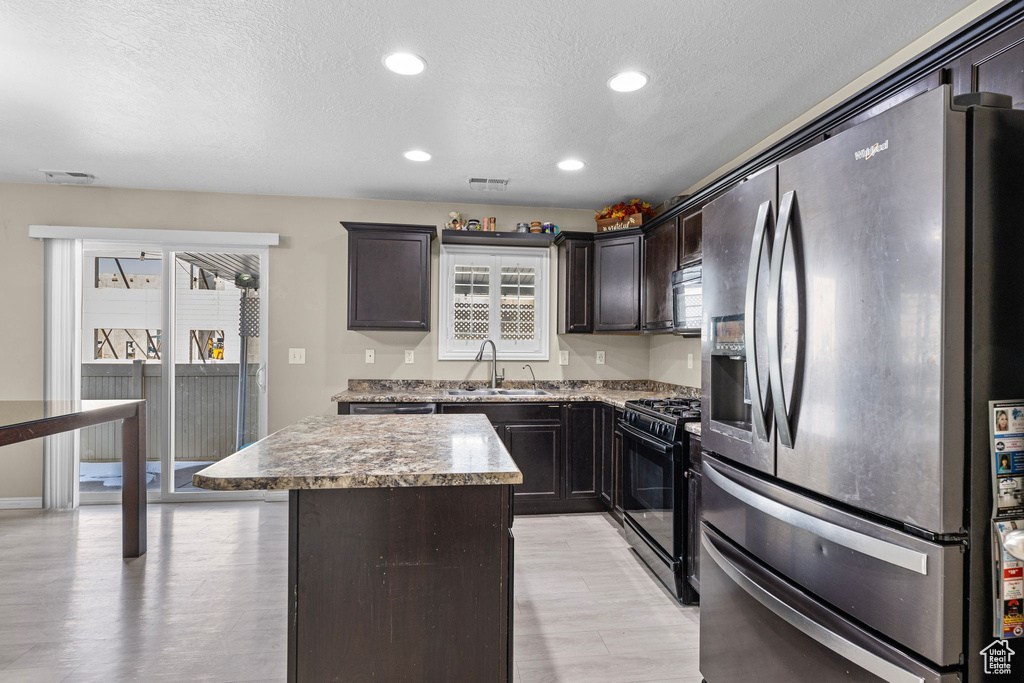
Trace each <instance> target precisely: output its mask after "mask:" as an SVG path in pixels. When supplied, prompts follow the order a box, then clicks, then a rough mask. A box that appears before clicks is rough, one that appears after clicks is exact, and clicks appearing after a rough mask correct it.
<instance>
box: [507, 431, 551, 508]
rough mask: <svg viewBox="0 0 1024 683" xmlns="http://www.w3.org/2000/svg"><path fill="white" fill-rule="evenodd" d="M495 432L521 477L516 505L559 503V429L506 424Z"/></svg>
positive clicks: (517, 489) (516, 488) (517, 488)
mask: <svg viewBox="0 0 1024 683" xmlns="http://www.w3.org/2000/svg"><path fill="white" fill-rule="evenodd" d="M496 429H497V430H498V436H500V437H501V439H502V441H504V442H505V448H507V449H508V452H509V455H511V456H512V459H513V460H515V461H516V465H517V466H518V467H519V469H520V470H521V471H522V473H523V483H522V484H519V485H517V486H516V487H515V490H516V499H517V500H516V505H517V506H520V505H523V504H524V503H525V501H534V500H559V499H561V497H562V495H561V494H562V492H561V488H562V486H561V476H560V475H561V467H559V464H560V463H559V461H560V460H561V455H562V448H561V441H562V425H560V424H506V425H497V426H496ZM520 512H522V509H521V508H520Z"/></svg>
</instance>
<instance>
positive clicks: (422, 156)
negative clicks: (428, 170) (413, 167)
mask: <svg viewBox="0 0 1024 683" xmlns="http://www.w3.org/2000/svg"><path fill="white" fill-rule="evenodd" d="M404 156H405V158H406V159H408V160H409V161H430V155H429V154H427V153H426V152H424V151H423V150H422V149H411V150H409V151H408V152H406V153H405V155H404Z"/></svg>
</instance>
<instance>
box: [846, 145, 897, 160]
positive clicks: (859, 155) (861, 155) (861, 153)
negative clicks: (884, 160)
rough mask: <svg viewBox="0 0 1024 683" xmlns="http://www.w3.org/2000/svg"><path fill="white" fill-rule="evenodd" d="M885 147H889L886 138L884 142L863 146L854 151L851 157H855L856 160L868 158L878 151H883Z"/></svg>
mask: <svg viewBox="0 0 1024 683" xmlns="http://www.w3.org/2000/svg"><path fill="white" fill-rule="evenodd" d="M887 149H889V141H888V140H886V141H885V142H876V143H875V144H873V145H871V146H870V147H865V148H864V149H859V150H857V151H856V152H854V153H853V158H854V159H856V160H857V161H860V160H861V159H870V158H871V157H873V156H875V155H876V154H878V153H879V152H884V151H885V150H887Z"/></svg>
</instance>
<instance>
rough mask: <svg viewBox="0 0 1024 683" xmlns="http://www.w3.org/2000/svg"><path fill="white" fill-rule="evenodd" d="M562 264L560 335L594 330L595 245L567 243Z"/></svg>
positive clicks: (575, 241) (577, 242)
mask: <svg viewBox="0 0 1024 683" xmlns="http://www.w3.org/2000/svg"><path fill="white" fill-rule="evenodd" d="M562 249H563V253H562V254H560V258H559V265H560V267H561V268H563V269H564V271H563V272H561V273H559V278H560V282H559V290H558V293H559V310H558V316H559V330H558V331H559V334H567V333H582V332H592V331H593V329H594V320H593V316H594V301H593V296H594V242H593V241H591V240H574V239H571V240H567V241H566V243H565V246H564V247H562Z"/></svg>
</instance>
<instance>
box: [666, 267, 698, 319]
mask: <svg viewBox="0 0 1024 683" xmlns="http://www.w3.org/2000/svg"><path fill="white" fill-rule="evenodd" d="M701 273H702V267H701V262H700V261H696V262H694V263H690V264H688V265H686V266H684V267H682V268H680V269H679V270H677V271H676V272H674V273H672V333H673V334H678V335H682V336H684V337H699V336H700V328H701V314H702V311H703V303H702V297H701V289H700V286H701V285H700V282H701Z"/></svg>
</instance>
